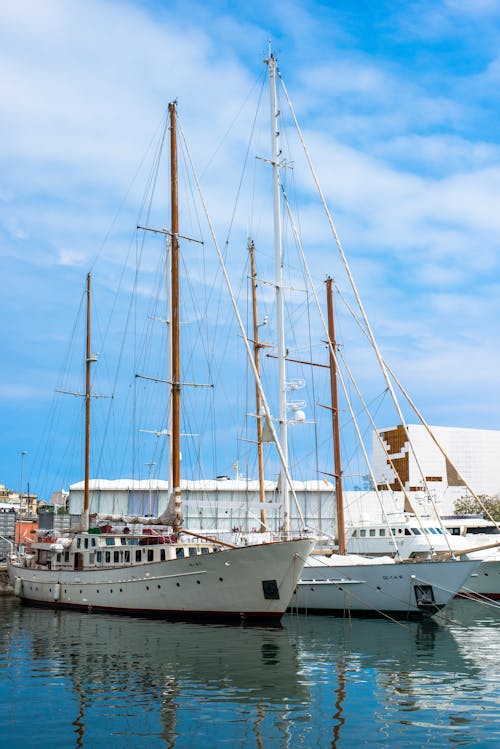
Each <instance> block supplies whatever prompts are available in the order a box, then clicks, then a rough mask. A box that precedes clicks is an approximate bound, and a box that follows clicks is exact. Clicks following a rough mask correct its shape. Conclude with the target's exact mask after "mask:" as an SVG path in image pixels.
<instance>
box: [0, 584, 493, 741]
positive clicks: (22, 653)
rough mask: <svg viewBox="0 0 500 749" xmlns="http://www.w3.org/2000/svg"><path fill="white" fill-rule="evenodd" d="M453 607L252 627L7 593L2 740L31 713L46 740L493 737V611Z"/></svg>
mask: <svg viewBox="0 0 500 749" xmlns="http://www.w3.org/2000/svg"><path fill="white" fill-rule="evenodd" d="M464 607H465V608H464ZM467 607H470V608H467ZM471 609H474V611H475V613H474V614H471V613H470V611H471ZM451 612H452V615H453V617H454V619H458V620H459V623H450V622H449V621H448V622H445V623H444V624H439V623H435V622H434V621H424V622H409V623H404V624H401V623H395V622H390V621H387V620H355V619H354V620H352V621H350V620H342V619H338V618H335V617H327V616H324V617H305V616H298V617H295V616H287V617H285V620H284V626H283V627H275V628H264V627H262V628H261V627H257V628H255V627H250V628H244V627H241V626H236V627H227V626H221V625H209V624H205V625H200V624H193V623H188V622H164V621H158V620H142V619H134V618H129V617H123V618H121V617H113V616H111V615H106V614H99V615H85V616H82V615H80V614H78V613H75V612H67V611H51V610H41V611H40V610H38V609H33V608H31V607H22V606H18V605H17V604H16V603H15V602H14V601H13V600H11V599H9V600H7V599H3V600H2V599H0V669H1V670H2V673H3V674H4V675H5V677H6V678H4V679H3V683H2V686H0V699H1V700H2V704H3V706H4V715H5V716H8V720H7V721H5V726H6V727H4V729H3V730H4V733H3V735H4V740H5V742H6V745H8V746H9V747H10V749H18V748H19V749H20V748H21V747H25V746H26V745H27V744H26V732H27V730H28V729H27V722H26V716H27V710H29V721H30V725H31V726H34V725H36V726H37V747H38V749H44V748H45V747H49V746H52V747H53V746H64V747H71V746H76V747H79V746H95V747H104V746H106V747H118V746H125V745H126V746H127V747H140V746H141V747H142V746H144V745H145V744H147V745H148V747H151V749H152V748H153V747H162V749H164V748H165V747H176V749H185V748H186V747H195V746H196V747H198V746H206V747H215V746H217V747H218V746H221V745H225V744H226V743H227V744H228V745H229V744H231V745H232V746H238V747H257V748H259V747H286V748H287V749H291V748H292V747H304V746H319V747H338V748H339V749H340V747H343V746H356V745H363V743H367V742H368V743H370V742H371V743H372V744H373V745H377V746H391V747H394V746H398V747H404V748H406V747H410V746H418V745H423V744H427V745H432V746H441V745H446V744H447V743H448V742H450V741H451V742H452V743H453V742H458V743H460V742H463V745H469V743H470V742H473V741H476V743H477V744H480V745H481V746H494V745H495V742H494V740H493V739H494V737H496V739H497V740H498V737H499V733H498V731H499V718H498V710H497V707H498V698H497V693H498V671H497V670H496V665H495V663H494V662H493V658H494V653H495V642H496V639H497V633H498V621H499V619H498V615H496V614H495V613H494V612H493V613H492V614H491V616H490V615H485V616H483V618H482V619H481V616H482V614H483V609H481V608H480V607H479V606H477V605H476V604H472V603H470V602H457V603H454V604H453V606H452V609H451ZM463 612H466V613H465V614H464V616H467V617H469V619H470V621H468V620H467V621H468V624H469V625H470V626H467V627H464V626H462V625H461V624H460V617H461V616H462V614H463ZM495 617H496V618H495ZM488 654H489V655H488ZM495 674H497V677H496V678H497V680H496V682H495ZM30 735H31V734H30ZM481 741H483V743H481ZM492 741H493V743H488V742H492ZM439 742H441V743H439ZM468 742H469V743H468Z"/></svg>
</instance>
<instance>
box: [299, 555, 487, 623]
mask: <svg viewBox="0 0 500 749" xmlns="http://www.w3.org/2000/svg"><path fill="white" fill-rule="evenodd" d="M327 562H328V560H326V562H325V564H323V565H320V566H318V564H317V561H316V562H315V563H314V566H311V565H309V564H308V563H306V566H305V567H304V569H303V571H302V574H301V577H300V581H299V584H298V585H297V591H296V594H295V596H294V598H293V600H292V606H294V607H296V608H297V609H298V610H299V611H304V612H310V613H332V614H340V615H351V614H354V615H361V616H382V615H390V616H395V617H398V618H420V617H423V616H432V615H433V614H435V613H437V612H438V611H439V610H440V609H441V608H443V606H446V604H447V603H448V602H449V601H450V600H451V599H452V598H453V597H454V596H455V595H456V593H457V591H458V590H459V589H460V588H461V587H462V585H463V583H464V582H465V580H466V579H467V578H468V577H469V576H470V574H471V573H472V572H473V571H474V570H475V569H476V568H477V567H478V564H479V563H478V562H474V561H446V562H425V561H424V562H415V563H398V564H394V563H392V564H391V563H381V564H379V563H374V564H360V565H358V564H352V565H350V564H339V565H335V564H328V563H327Z"/></svg>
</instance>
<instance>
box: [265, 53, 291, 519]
mask: <svg viewBox="0 0 500 749" xmlns="http://www.w3.org/2000/svg"><path fill="white" fill-rule="evenodd" d="M266 62H267V66H268V70H269V89H270V103H271V165H272V170H273V209H274V259H275V285H276V326H277V331H278V418H279V441H280V447H281V451H282V454H283V460H282V462H281V468H280V475H279V487H280V495H281V502H282V505H283V530H284V531H285V533H288V532H289V530H290V494H289V486H288V479H287V470H285V468H284V465H285V466H286V467H287V469H288V425H287V404H286V363H285V360H286V346H285V304H284V296H283V245H282V236H281V200H280V158H281V149H280V140H279V128H278V124H279V116H280V112H279V109H278V106H277V98H276V69H277V64H276V58H275V57H274V55H273V54H269V58H268V59H267V60H266ZM283 464H284V465H283Z"/></svg>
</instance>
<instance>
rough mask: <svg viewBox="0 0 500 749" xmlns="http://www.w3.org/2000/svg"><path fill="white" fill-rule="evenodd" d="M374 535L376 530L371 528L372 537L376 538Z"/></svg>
mask: <svg viewBox="0 0 500 749" xmlns="http://www.w3.org/2000/svg"><path fill="white" fill-rule="evenodd" d="M374 535H375V528H370V536H374Z"/></svg>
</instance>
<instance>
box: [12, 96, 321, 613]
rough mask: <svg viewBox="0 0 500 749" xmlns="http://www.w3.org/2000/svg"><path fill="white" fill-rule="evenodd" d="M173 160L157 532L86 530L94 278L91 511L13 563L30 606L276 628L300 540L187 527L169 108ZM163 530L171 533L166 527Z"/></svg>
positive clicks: (17, 587)
mask: <svg viewBox="0 0 500 749" xmlns="http://www.w3.org/2000/svg"><path fill="white" fill-rule="evenodd" d="M169 112H170V154H171V187H172V190H171V192H172V201H171V210H172V215H171V231H169V232H165V233H166V234H168V235H169V236H170V238H171V310H170V312H171V317H170V319H171V323H172V335H171V346H172V355H171V358H172V372H171V398H172V404H173V408H172V449H171V462H172V466H171V468H172V470H171V476H172V484H171V502H170V503H169V508H167V511H166V512H165V513H163V515H162V516H161V517H159V518H158V519H157V524H158V527H157V528H154V526H153V527H150V528H142V529H141V532H135V531H134V532H130V529H129V528H128V527H126V526H125V524H124V523H122V524H121V527H117V529H116V530H113V528H112V527H111V526H104V527H102V528H89V512H90V509H91V508H90V507H89V477H90V462H89V457H90V400H91V384H90V366H91V363H92V362H93V361H94V360H95V357H93V356H92V355H91V349H90V304H89V301H90V274H89V276H88V277H87V352H86V389H85V403H86V409H85V412H86V419H85V421H86V439H85V448H86V449H85V489H84V506H83V512H82V515H81V523H80V528H79V529H78V531H75V532H72V533H68V534H66V535H61V537H54V536H53V535H51V534H46V535H44V536H42V537H41V538H39V539H38V540H37V541H36V542H34V543H32V544H31V545H29V546H27V547H26V548H24V549H18V550H16V551H14V552H13V553H12V554H11V555H10V558H9V559H8V573H9V577H10V580H11V583H12V585H13V587H14V591H15V594H16V595H17V596H18V597H19V598H20V599H21V600H22V601H23V602H26V603H31V604H39V605H48V606H52V607H56V608H59V607H65V608H73V609H78V610H83V611H107V612H114V613H121V614H146V615H156V616H175V617H182V618H187V617H189V618H190V617H196V618H198V617H204V618H207V617H208V618H217V619H219V618H221V619H224V620H226V619H238V620H239V619H241V618H244V619H246V620H259V621H261V620H267V619H270V620H275V621H276V620H277V621H279V619H280V618H281V616H282V615H283V613H284V612H285V610H286V608H287V606H288V604H289V602H290V599H291V596H292V593H293V590H294V588H295V586H296V583H297V581H298V578H299V574H300V572H301V570H302V567H303V565H304V561H305V559H306V557H307V555H308V553H309V551H310V550H311V547H312V541H311V540H309V539H307V538H298V539H297V538H296V539H290V540H285V541H279V542H271V543H263V544H262V543H260V544H256V545H247V546H240V547H236V546H231V545H230V544H227V543H223V542H220V541H217V540H215V539H211V538H209V537H205V536H203V535H200V534H196V533H189V531H187V530H186V529H184V528H183V527H182V522H183V520H182V512H181V489H180V487H181V481H180V478H181V477H180V444H179V443H180V397H181V377H180V335H179V279H178V238H179V227H178V208H177V142H176V106H175V103H172V104H170V105H169ZM166 526H171V527H169V528H167V527H166Z"/></svg>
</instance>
